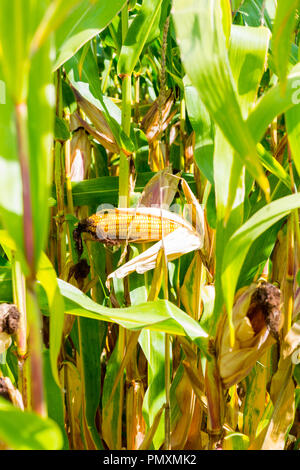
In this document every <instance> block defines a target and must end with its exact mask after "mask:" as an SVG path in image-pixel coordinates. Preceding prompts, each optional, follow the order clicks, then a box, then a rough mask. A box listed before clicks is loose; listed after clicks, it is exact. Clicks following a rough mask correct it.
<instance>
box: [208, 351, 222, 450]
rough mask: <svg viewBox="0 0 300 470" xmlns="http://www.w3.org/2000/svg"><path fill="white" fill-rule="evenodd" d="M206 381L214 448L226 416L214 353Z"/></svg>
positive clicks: (211, 444) (211, 443) (209, 421)
mask: <svg viewBox="0 0 300 470" xmlns="http://www.w3.org/2000/svg"><path fill="white" fill-rule="evenodd" d="M211 348H212V349H214V346H213V344H211ZM204 382H205V391H206V397H207V431H208V434H209V436H210V447H211V448H212V447H213V445H214V444H215V442H217V441H218V440H219V439H220V438H221V436H222V430H223V423H224V417H225V401H224V392H223V389H222V382H221V377H220V374H219V369H218V365H217V361H216V358H215V356H214V355H212V358H211V360H210V361H208V360H207V361H206V369H205V377H204Z"/></svg>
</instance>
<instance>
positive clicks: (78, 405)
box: [61, 362, 84, 450]
mask: <svg viewBox="0 0 300 470" xmlns="http://www.w3.org/2000/svg"><path fill="white" fill-rule="evenodd" d="M62 374H63V375H64V377H62V379H61V383H66V384H67V387H66V403H67V407H66V408H67V422H68V434H69V440H70V448H71V449H76V450H84V444H83V441H82V437H81V419H80V417H81V410H82V402H81V396H82V390H81V377H80V374H79V371H78V369H77V368H76V367H75V366H74V364H72V363H71V362H65V363H64V367H63V368H62V369H61V375H62Z"/></svg>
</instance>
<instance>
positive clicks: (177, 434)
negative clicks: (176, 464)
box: [171, 371, 196, 450]
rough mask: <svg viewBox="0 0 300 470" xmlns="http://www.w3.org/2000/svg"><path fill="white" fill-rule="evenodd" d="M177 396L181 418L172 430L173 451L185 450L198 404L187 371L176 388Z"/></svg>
mask: <svg viewBox="0 0 300 470" xmlns="http://www.w3.org/2000/svg"><path fill="white" fill-rule="evenodd" d="M175 395H176V400H177V403H178V406H179V408H180V412H181V416H180V418H179V420H178V421H177V423H176V425H175V428H174V429H173V430H172V434H171V448H172V450H181V449H183V448H184V446H185V444H186V441H187V438H188V434H189V429H190V426H191V423H192V418H193V414H194V408H195V403H196V394H195V392H194V391H193V388H192V386H191V384H190V381H189V379H188V377H187V373H186V371H184V373H183V376H182V378H181V380H180V382H179V384H178V386H177V388H176V392H175Z"/></svg>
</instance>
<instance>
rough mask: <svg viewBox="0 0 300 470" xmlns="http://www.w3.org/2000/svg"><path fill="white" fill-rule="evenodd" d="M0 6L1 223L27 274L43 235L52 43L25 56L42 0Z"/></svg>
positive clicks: (48, 163) (49, 159) (48, 169)
mask: <svg viewBox="0 0 300 470" xmlns="http://www.w3.org/2000/svg"><path fill="white" fill-rule="evenodd" d="M17 5H21V6H22V9H23V8H24V11H23V10H22V11H19V10H18V7H17ZM1 7H3V8H4V10H3V11H2V14H1V20H0V21H1V22H2V19H4V23H5V24H4V23H3V24H2V23H1V25H0V26H1V27H0V30H1V32H0V43H1V51H2V52H1V53H0V79H3V80H4V81H5V85H6V96H5V103H4V104H3V105H1V106H0V129H1V136H2V138H1V143H0V183H1V188H2V190H1V194H0V208H1V220H2V222H3V225H4V226H5V228H6V229H7V230H8V231H9V233H10V235H11V236H12V238H13V239H14V241H15V243H16V246H17V249H18V251H19V253H18V256H19V258H20V260H21V262H22V268H23V271H24V273H26V272H27V273H28V267H29V265H30V270H31V271H32V272H33V271H34V270H35V269H36V266H37V264H38V260H39V257H40V254H41V252H42V249H43V248H44V245H45V242H46V236H47V232H48V211H47V205H48V197H49V189H50V180H51V170H52V152H51V145H52V133H53V124H54V122H53V120H54V118H53V116H54V115H53V106H54V101H55V98H54V87H53V77H52V74H51V45H50V41H46V42H44V43H43V45H42V47H41V48H40V49H38V50H37V51H36V52H35V54H34V55H33V56H31V57H30V56H29V42H30V40H31V39H32V35H33V32H34V29H35V28H36V27H37V25H38V21H40V20H41V18H42V16H43V13H44V11H45V2H44V1H41V2H36V1H32V2H30V3H29V4H27V3H26V2H17V1H13V2H6V1H5V2H3V4H2V5H1ZM4 35H5V37H4ZM2 36H3V37H2ZM16 80H17V83H16ZM41 207H44V208H45V210H42V211H41ZM25 260H26V262H27V265H26V263H25Z"/></svg>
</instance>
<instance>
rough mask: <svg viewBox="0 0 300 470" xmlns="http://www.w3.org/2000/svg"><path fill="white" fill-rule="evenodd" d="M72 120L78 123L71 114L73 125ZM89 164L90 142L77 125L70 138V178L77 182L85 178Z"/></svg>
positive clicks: (84, 132)
mask: <svg viewBox="0 0 300 470" xmlns="http://www.w3.org/2000/svg"><path fill="white" fill-rule="evenodd" d="M72 121H73V122H72ZM74 121H76V123H77V124H78V125H80V123H79V122H78V118H77V116H76V115H75V116H74V115H72V116H71V122H72V124H73V125H74ZM90 165H91V144H90V141H89V138H88V135H87V133H86V131H85V130H84V129H83V128H82V127H78V128H77V129H76V130H75V131H74V133H73V137H72V139H71V147H70V180H71V181H76V182H78V181H83V180H84V179H87V177H88V171H89V168H90Z"/></svg>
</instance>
